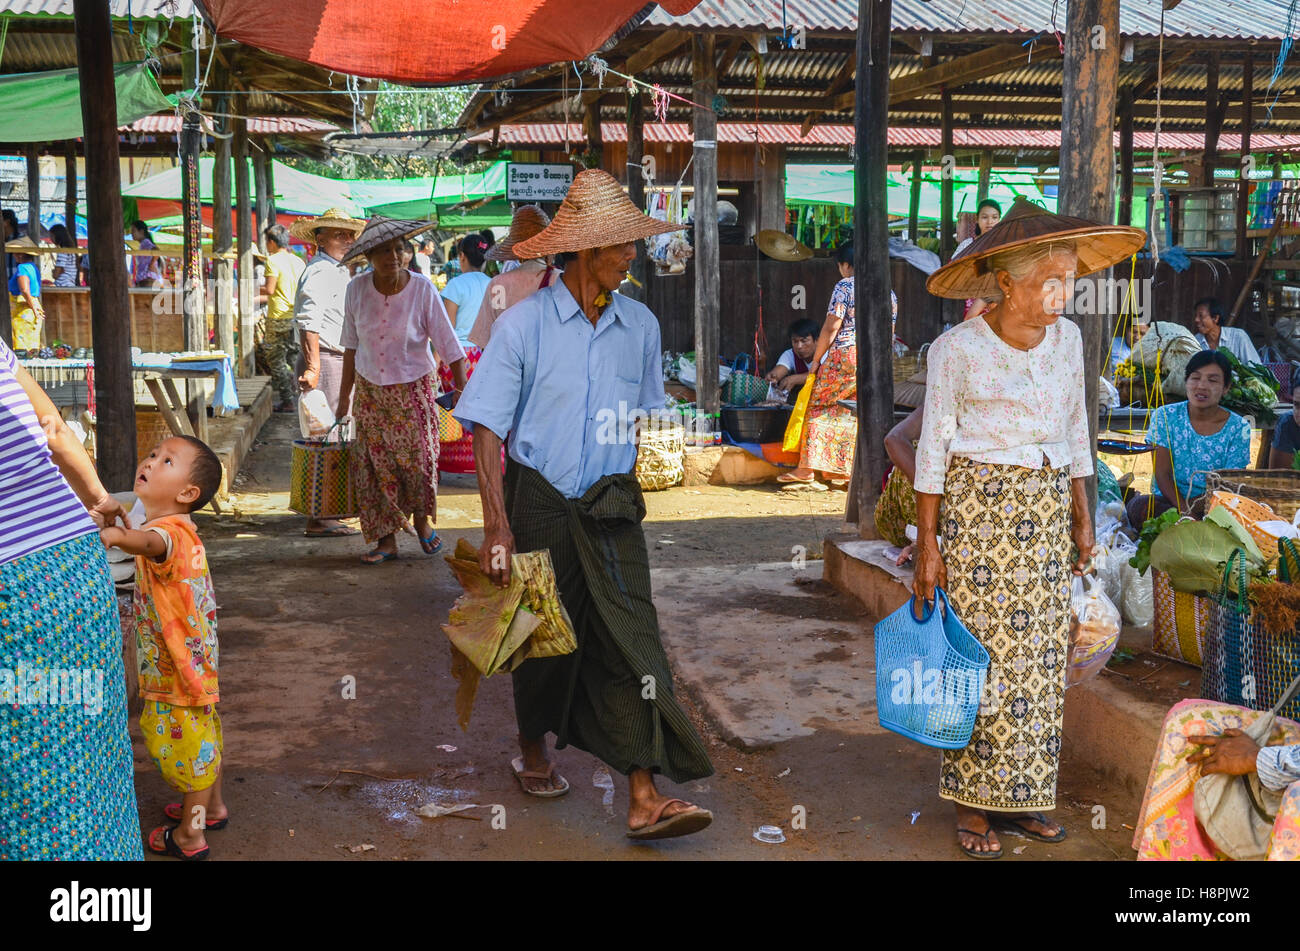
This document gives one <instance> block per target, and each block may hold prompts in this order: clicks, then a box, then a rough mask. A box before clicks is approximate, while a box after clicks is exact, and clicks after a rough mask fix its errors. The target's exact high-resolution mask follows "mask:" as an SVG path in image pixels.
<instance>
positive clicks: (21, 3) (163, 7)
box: [0, 0, 194, 20]
mask: <svg viewBox="0 0 1300 951" xmlns="http://www.w3.org/2000/svg"><path fill="white" fill-rule="evenodd" d="M108 8H109V10H110V11H111V12H112V14H113V16H114V17H117V18H120V19H123V20H125V19H127V18H128V17H130V18H131V19H134V20H168V19H172V18H176V19H180V18H184V19H189V18H190V17H191V16H192V15H193V14H194V2H193V0H108ZM0 16H20V17H40V16H44V17H71V16H72V0H0Z"/></svg>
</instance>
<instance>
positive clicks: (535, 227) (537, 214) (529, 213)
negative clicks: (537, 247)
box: [485, 205, 551, 261]
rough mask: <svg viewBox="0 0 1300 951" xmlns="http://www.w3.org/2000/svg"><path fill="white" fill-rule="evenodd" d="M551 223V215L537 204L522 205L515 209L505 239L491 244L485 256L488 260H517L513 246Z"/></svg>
mask: <svg viewBox="0 0 1300 951" xmlns="http://www.w3.org/2000/svg"><path fill="white" fill-rule="evenodd" d="M550 223H551V216H550V215H548V214H547V213H546V212H544V211H542V209H541V208H539V207H538V206H537V205H522V206H520V207H519V208H516V209H515V214H514V217H513V218H511V219H510V233H509V234H508V235H506V237H505V240H504V241H501V242H499V243H497V244H494V245H492V247H491V248H489V249H488V253H487V254H486V255H485V257H486V258H487V259H488V260H489V261H518V260H519V258H517V257H515V253H514V247H515V245H516V244H518V243H519V242H520V241H527V240H528V239H529V238H531V237H532V236H533V235H535V234H539V233H541V231H542V230H543V229H545V228H546V226H547V225H549V224H550Z"/></svg>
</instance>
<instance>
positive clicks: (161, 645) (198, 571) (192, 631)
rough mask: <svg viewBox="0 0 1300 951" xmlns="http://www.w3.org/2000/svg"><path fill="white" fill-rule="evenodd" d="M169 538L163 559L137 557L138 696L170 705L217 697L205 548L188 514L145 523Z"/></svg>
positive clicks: (213, 624) (214, 611)
mask: <svg viewBox="0 0 1300 951" xmlns="http://www.w3.org/2000/svg"><path fill="white" fill-rule="evenodd" d="M144 530H145V531H154V532H157V533H158V534H159V535H161V536H162V537H163V538H164V540H166V542H167V554H166V556H165V557H164V559H163V560H162V561H155V560H154V559H152V558H149V557H146V556H144V555H137V556H136V559H135V637H136V650H137V652H138V660H139V666H140V696H142V697H144V698H145V699H146V700H158V701H162V702H163V703H170V704H173V705H174V706H182V707H197V706H203V705H204V704H209V703H216V702H217V700H219V699H220V698H219V697H218V695H217V602H216V598H215V596H214V595H213V593H212V576H211V575H210V574H208V559H207V554H206V553H205V552H204V550H203V543H202V542H201V541H200V540H199V535H198V532H196V531H195V530H194V523H193V522H191V521H190V519H189V517H188V516H186V515H166V516H164V517H162V518H160V519H157V520H155V521H153V522H150V523H149V524H147V525H145V526H144Z"/></svg>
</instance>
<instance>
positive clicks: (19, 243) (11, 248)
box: [5, 234, 40, 254]
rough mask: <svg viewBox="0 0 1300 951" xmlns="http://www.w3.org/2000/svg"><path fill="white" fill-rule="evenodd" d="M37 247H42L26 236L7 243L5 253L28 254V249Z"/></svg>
mask: <svg viewBox="0 0 1300 951" xmlns="http://www.w3.org/2000/svg"><path fill="white" fill-rule="evenodd" d="M36 247H40V245H38V244H37V243H36V242H35V241H33V240H32V239H31V238H29V237H28V236H27V235H25V234H24V235H20V236H19V237H17V238H14V239H13V240H12V241H8V242H6V243H5V251H6V252H8V253H9V254H26V253H27V251H26V249H27V248H36Z"/></svg>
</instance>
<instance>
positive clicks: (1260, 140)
mask: <svg viewBox="0 0 1300 951" xmlns="http://www.w3.org/2000/svg"><path fill="white" fill-rule="evenodd" d="M757 129H758V141H759V142H760V143H762V144H764V145H782V144H784V145H797V146H820V147H823V148H836V147H840V148H847V147H850V146H852V145H853V144H854V130H853V126H851V125H819V126H813V127H812V129H811V130H810V131H809V133H808V137H807V138H801V137H800V135H799V131H800V127H799V125H798V124H796V123H789V124H783V123H764V124H761V125H758V126H757ZM600 131H601V135H602V136H603V137H604V140H605V141H606V142H626V141H627V126H625V125H624V124H623V123H621V122H602V123H601V124H600ZM754 131H755V126H754V124H752V123H748V124H747V123H743V122H720V123H718V141H719V142H731V143H740V144H748V143H752V142H753V141H754ZM645 140H646V141H647V142H674V143H688V142H690V141H692V136H691V128H690V126H689V125H688V124H687V123H685V122H669V123H647V124H646V126H645ZM469 141H470V142H491V141H492V133H490V132H483V133H480V134H478V135H475V136H472V137H471V138H470V139H469ZM497 141H498V142H499V143H500V144H501V145H524V146H528V145H532V146H540V145H562V144H564V141H565V136H564V123H562V122H536V123H528V124H520V125H503V126H501V133H500V137H499V138H498V140H497ZM568 141H570V142H573V143H580V142H584V141H586V139H585V136H584V135H583V133H582V125H581V124H580V123H573V122H571V123H569V136H568ZM940 143H941V135H940V132H939V130H938V129H923V128H906V127H898V128H896V127H893V126H891V127H890V128H889V144H890V145H893V146H900V147H903V146H911V147H915V148H925V147H931V148H938V147H939V145H940ZM1133 144H1134V147H1135V148H1138V149H1150V148H1153V147H1154V145H1155V134H1154V133H1152V132H1142V131H1136V132H1134V134H1133ZM1250 144H1251V148H1252V149H1255V150H1257V151H1265V150H1267V149H1300V135H1268V134H1260V133H1255V134H1253V135H1252V136H1251V138H1250ZM953 145H954V146H956V147H957V148H1001V149H1020V148H1023V149H1059V148H1060V147H1061V131H1060V130H1059V129H955V130H954V131H953ZM1115 145H1116V147H1118V146H1119V133H1118V132H1116V133H1115ZM1204 147H1205V136H1204V134H1203V133H1196V132H1163V133H1161V135H1160V148H1161V150H1162V151H1179V150H1183V149H1191V150H1195V149H1201V148H1204ZM1219 148H1220V149H1222V150H1223V151H1225V152H1233V151H1236V150H1237V149H1239V148H1241V136H1240V135H1237V134H1235V133H1226V132H1225V133H1223V134H1222V135H1220V136H1219Z"/></svg>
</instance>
